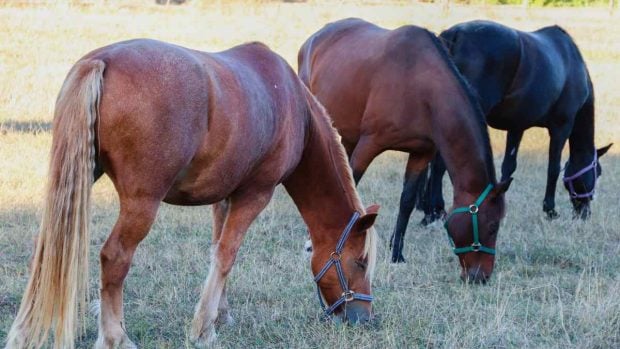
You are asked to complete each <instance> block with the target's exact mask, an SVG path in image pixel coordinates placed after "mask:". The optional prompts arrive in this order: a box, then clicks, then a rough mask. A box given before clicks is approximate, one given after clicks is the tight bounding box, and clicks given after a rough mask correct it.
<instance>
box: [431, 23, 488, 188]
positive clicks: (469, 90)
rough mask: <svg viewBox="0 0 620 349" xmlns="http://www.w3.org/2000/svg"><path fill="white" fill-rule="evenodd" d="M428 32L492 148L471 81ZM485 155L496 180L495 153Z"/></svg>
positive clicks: (481, 132)
mask: <svg viewBox="0 0 620 349" xmlns="http://www.w3.org/2000/svg"><path fill="white" fill-rule="evenodd" d="M426 33H427V34H428V36H429V37H430V39H431V42H433V44H434V45H435V47H436V48H437V51H439V54H440V55H441V58H442V59H443V61H444V63H445V64H446V65H447V66H448V67H449V68H450V70H451V71H452V74H453V75H454V77H455V78H456V80H457V81H458V82H459V84H460V86H461V88H462V89H463V91H465V94H466V95H467V99H468V100H469V104H470V105H471V107H472V109H473V112H474V115H475V117H476V121H477V122H478V125H480V135H481V136H482V142H483V144H484V146H485V147H487V149H491V141H490V137H489V130H488V129H487V122H486V119H485V117H484V113H483V112H482V107H480V103H479V102H478V99H477V98H476V96H475V95H474V92H473V91H474V90H473V88H472V87H471V85H470V84H469V82H468V81H467V80H465V78H464V77H463V75H462V74H461V72H459V70H458V69H457V67H456V65H455V64H454V62H453V61H452V58H451V57H450V54H449V53H448V50H447V49H446V47H445V45H444V44H443V43H442V42H441V40H440V39H439V38H438V37H437V36H436V35H435V34H434V33H433V32H431V31H428V30H426ZM485 156H486V163H487V172H488V174H489V177H490V179H491V180H492V181H496V180H497V179H496V177H495V165H494V163H493V153H492V152H490V151H489V152H486V154H485Z"/></svg>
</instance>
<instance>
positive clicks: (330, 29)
mask: <svg viewBox="0 0 620 349" xmlns="http://www.w3.org/2000/svg"><path fill="white" fill-rule="evenodd" d="M430 35H433V34H432V33H430V32H428V31H427V30H425V29H423V28H420V27H416V26H403V27H400V28H397V29H394V30H387V29H384V28H380V27H378V26H376V25H374V24H371V23H368V22H365V21H362V20H359V19H346V20H342V21H338V22H335V23H331V24H328V25H327V26H325V27H324V28H323V29H321V30H320V31H319V32H317V33H315V34H314V35H313V36H311V37H310V38H309V39H308V40H307V41H306V42H305V43H304V45H303V46H302V48H301V50H300V53H299V56H298V58H299V75H300V77H301V78H302V80H304V81H305V82H306V83H307V84H308V86H309V88H310V90H311V91H312V92H313V93H314V94H315V95H316V96H317V98H318V99H319V100H320V101H321V103H322V104H323V105H325V107H326V108H327V110H328V111H329V113H330V115H331V117H332V119H333V120H334V125H335V126H336V128H337V129H338V132H339V133H340V135H341V136H342V137H343V140H344V141H346V142H349V143H356V142H357V141H358V139H359V137H360V134H367V133H371V132H372V133H374V132H377V131H378V130H383V131H385V133H386V134H390V137H389V138H390V139H389V142H388V140H386V146H387V143H390V147H389V148H390V149H392V148H394V149H399V150H405V149H407V148H408V146H409V145H411V144H408V143H410V140H411V139H416V135H420V138H424V139H426V136H424V135H428V134H430V133H431V132H432V131H431V130H430V128H431V125H430V123H429V122H427V121H428V118H427V117H426V116H428V115H426V114H428V111H427V108H425V101H426V102H428V100H429V98H431V96H430V94H431V92H430V91H431V90H433V89H434V86H435V85H437V83H436V82H437V81H438V79H436V78H435V77H436V74H443V73H445V72H446V69H445V66H444V65H438V64H437V60H438V59H440V58H438V53H437V49H436V47H435V46H434V44H433V42H432V41H431V40H430ZM404 128H405V129H406V130H405V129H404ZM401 136H402V137H401ZM400 138H403V139H400Z"/></svg>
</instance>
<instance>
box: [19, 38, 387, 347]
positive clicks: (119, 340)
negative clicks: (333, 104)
mask: <svg viewBox="0 0 620 349" xmlns="http://www.w3.org/2000/svg"><path fill="white" fill-rule="evenodd" d="M51 155H52V156H51V163H50V171H49V176H50V179H49V185H48V192H47V201H46V206H45V213H44V215H43V221H42V225H41V233H40V237H39V241H38V244H37V249H36V253H35V257H34V262H33V268H32V272H31V275H30V281H29V283H28V286H27V289H26V292H25V295H24V298H23V300H22V303H21V307H20V309H19V313H18V314H17V318H16V320H15V321H14V323H13V326H12V328H11V331H10V333H9V335H8V344H7V348H30V347H41V346H42V345H44V344H45V343H46V341H47V334H48V332H49V330H50V329H51V328H52V327H53V331H54V338H55V340H54V347H55V348H73V347H74V337H75V329H76V322H77V317H78V313H82V312H83V311H84V309H85V307H86V302H85V298H86V288H87V280H88V277H87V272H88V265H87V261H88V244H89V243H88V227H89V200H90V188H91V186H92V184H93V182H94V181H95V180H97V178H99V177H100V176H101V175H102V174H103V173H105V174H107V175H108V176H109V177H110V178H111V180H112V182H113V183H114V186H115V188H116V190H117V192H118V195H119V200H120V216H119V217H118V221H117V222H116V225H115V226H114V229H113V230H112V233H111V235H110V236H109V237H108V240H107V241H106V243H105V245H104V246H103V249H102V250H101V311H100V315H99V335H98V339H97V341H96V344H95V347H96V348H117V347H122V348H134V347H135V345H133V344H132V343H131V341H130V340H129V338H128V335H127V333H126V332H125V329H124V328H125V327H124V317H123V302H122V287H123V281H124V279H125V276H126V275H127V272H128V270H129V267H130V264H131V259H132V256H133V254H134V252H135V250H136V247H137V246H138V243H139V242H140V241H141V240H142V239H143V238H144V237H145V236H146V235H147V233H148V232H149V229H150V227H151V225H152V223H153V220H154V219H155V215H156V212H157V209H158V207H159V205H160V202H161V201H164V202H167V203H170V204H174V205H206V204H214V203H216V206H215V209H214V228H213V250H212V263H211V267H210V272H209V276H208V277H207V280H206V283H205V285H204V288H203V290H202V293H201V296H200V301H199V302H198V304H197V306H196V312H195V315H194V319H193V323H192V330H191V337H192V339H193V340H194V341H196V343H197V344H199V345H205V344H208V343H209V342H211V341H213V340H214V339H215V336H216V332H215V330H214V326H215V324H216V323H219V322H220V321H223V322H226V321H227V320H230V316H229V310H228V302H227V298H226V292H225V285H226V279H227V275H228V274H229V272H230V270H231V268H232V266H233V264H234V261H235V257H236V255H237V251H238V250H239V246H240V244H241V242H242V240H243V236H244V234H245V232H246V231H247V229H248V227H249V226H250V223H251V222H252V221H253V220H254V219H255V217H256V216H257V215H258V214H259V212H261V211H262V210H263V208H264V207H265V206H266V205H267V203H268V202H269V201H270V199H271V197H272V194H273V192H274V188H275V187H276V186H277V185H278V184H279V183H283V184H284V186H285V188H286V190H287V191H288V193H289V194H290V196H291V197H292V199H293V201H294V202H295V204H296V206H297V207H298V209H299V211H300V213H301V215H302V217H303V219H304V221H305V223H306V224H307V225H308V229H309V231H310V235H311V237H312V240H313V242H314V246H315V250H314V253H313V257H312V261H311V267H312V271H313V272H314V274H315V275H316V282H317V284H318V286H317V287H318V290H319V295H320V300H321V304H323V302H325V303H326V304H327V305H326V313H327V314H336V315H337V316H339V317H341V318H342V319H343V320H350V321H365V320H368V319H369V318H370V317H371V315H372V314H371V304H370V301H371V300H372V297H371V296H370V293H371V283H370V273H371V271H372V268H373V265H374V261H375V238H374V230H369V229H370V228H371V226H372V225H373V223H374V221H375V218H376V216H377V211H378V206H376V205H374V206H371V207H369V208H368V209H366V210H364V208H363V207H362V205H361V203H360V200H359V197H358V195H357V192H356V190H355V186H354V182H353V179H352V176H351V173H350V169H349V167H348V163H347V161H346V157H345V154H344V150H343V149H342V146H341V145H340V143H339V142H338V138H337V133H336V131H335V130H334V129H333V128H332V126H331V124H330V121H329V118H328V116H327V115H326V113H325V110H324V109H323V107H322V106H321V105H320V104H319V103H318V102H317V101H316V100H315V99H314V97H313V96H312V95H311V94H310V92H309V91H308V90H307V88H306V87H305V86H304V85H303V84H302V83H301V81H300V80H299V78H298V77H297V76H296V75H295V72H294V71H293V70H292V69H291V68H290V66H289V65H288V64H287V63H286V62H285V61H284V60H283V59H282V58H281V57H279V56H278V55H276V54H275V53H273V52H272V51H271V50H269V48H267V47H266V46H265V45H263V44H260V43H251V44H245V45H241V46H238V47H235V48H232V49H230V50H227V51H223V52H219V53H204V52H199V51H194V50H190V49H187V48H183V47H179V46H175V45H171V44H167V43H163V42H158V41H153V40H132V41H126V42H120V43H116V44H113V45H111V46H106V47H103V48H100V49H97V50H95V51H93V52H91V53H89V54H88V55H86V56H85V57H84V58H82V59H80V60H79V61H78V62H77V63H76V64H75V65H74V66H73V68H72V69H71V71H70V72H69V74H68V76H67V78H66V80H65V82H64V85H63V87H62V89H61V91H60V95H59V97H58V100H57V102H56V110H55V115H54V122H53V144H52V151H51ZM205 253H206V251H205Z"/></svg>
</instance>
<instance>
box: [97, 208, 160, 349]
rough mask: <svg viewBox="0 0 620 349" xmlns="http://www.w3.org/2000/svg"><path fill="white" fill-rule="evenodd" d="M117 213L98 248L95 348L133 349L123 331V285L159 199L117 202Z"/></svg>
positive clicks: (154, 214)
mask: <svg viewBox="0 0 620 349" xmlns="http://www.w3.org/2000/svg"><path fill="white" fill-rule="evenodd" d="M120 206H121V212H120V215H119V217H118V220H117V221H116V225H115V226H114V229H113V230H112V234H110V236H109V237H108V239H107V241H106V242H105V244H104V246H103V248H102V249H101V254H100V258H101V303H100V309H99V335H98V337H97V342H96V343H95V348H97V349H102V348H136V346H135V345H134V344H133V343H132V342H131V341H130V340H129V337H128V336H127V332H126V331H125V329H124V315H123V282H124V280H125V277H126V276H127V272H128V271H129V267H130V265H131V260H132V258H133V254H134V252H135V250H136V248H137V246H138V244H139V243H140V241H142V239H144V237H145V236H146V235H147V234H148V232H149V230H150V228H151V225H152V224H153V221H154V220H155V216H156V214H157V209H158V207H159V200H142V199H141V200H124V199H121V205H120Z"/></svg>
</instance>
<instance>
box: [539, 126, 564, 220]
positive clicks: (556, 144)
mask: <svg viewBox="0 0 620 349" xmlns="http://www.w3.org/2000/svg"><path fill="white" fill-rule="evenodd" d="M549 136H550V137H551V138H550V142H549V164H548V167H547V188H546V189H545V199H544V201H543V211H544V212H545V213H546V214H547V218H549V219H555V218H558V217H559V216H560V215H559V214H558V213H557V211H556V210H555V188H556V185H557V182H558V177H559V175H560V161H561V160H562V148H564V144H566V139H567V138H568V136H567V135H564V134H562V133H560V132H554V131H552V130H549Z"/></svg>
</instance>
